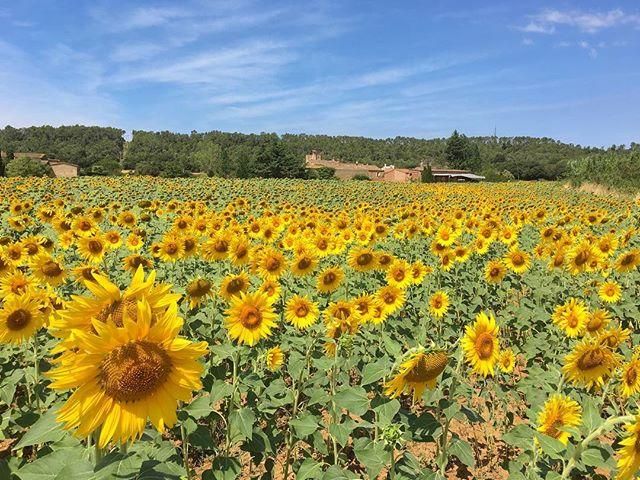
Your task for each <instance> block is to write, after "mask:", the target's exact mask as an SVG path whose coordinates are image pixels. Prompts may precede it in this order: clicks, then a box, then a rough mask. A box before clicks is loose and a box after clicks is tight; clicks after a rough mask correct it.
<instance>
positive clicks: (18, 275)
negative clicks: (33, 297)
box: [0, 270, 35, 299]
mask: <svg viewBox="0 0 640 480" xmlns="http://www.w3.org/2000/svg"><path fill="white" fill-rule="evenodd" d="M34 287H35V281H34V279H33V277H31V276H30V275H25V274H24V273H22V271H20V270H16V271H14V272H10V273H8V274H5V275H4V276H3V277H0V299H2V298H7V297H9V296H20V295H24V294H25V293H27V292H28V291H29V290H31V289H32V288H34Z"/></svg>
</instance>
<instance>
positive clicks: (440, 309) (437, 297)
mask: <svg viewBox="0 0 640 480" xmlns="http://www.w3.org/2000/svg"><path fill="white" fill-rule="evenodd" d="M447 310H449V295H448V294H447V293H446V292H443V291H442V290H438V291H437V292H436V293H434V294H433V295H431V297H430V298H429V312H431V315H433V316H434V317H436V318H442V317H444V316H445V314H446V313H447Z"/></svg>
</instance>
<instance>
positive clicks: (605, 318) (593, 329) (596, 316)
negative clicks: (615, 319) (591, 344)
mask: <svg viewBox="0 0 640 480" xmlns="http://www.w3.org/2000/svg"><path fill="white" fill-rule="evenodd" d="M609 322H611V314H610V313H609V312H607V311H606V310H602V309H596V310H594V311H593V312H592V313H591V315H590V316H589V320H588V321H587V325H586V330H587V333H588V334H589V335H599V334H600V332H602V331H603V330H604V329H605V328H607V325H609Z"/></svg>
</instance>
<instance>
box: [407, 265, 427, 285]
mask: <svg viewBox="0 0 640 480" xmlns="http://www.w3.org/2000/svg"><path fill="white" fill-rule="evenodd" d="M429 273H431V267H427V266H426V265H425V264H424V263H422V262H421V261H420V260H416V261H415V262H413V263H412V264H411V283H412V284H414V285H420V284H421V283H422V282H423V280H424V277H426V276H427V274H429Z"/></svg>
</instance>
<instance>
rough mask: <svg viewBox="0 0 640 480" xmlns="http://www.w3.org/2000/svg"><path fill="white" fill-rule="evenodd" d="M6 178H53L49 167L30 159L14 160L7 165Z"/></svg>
mask: <svg viewBox="0 0 640 480" xmlns="http://www.w3.org/2000/svg"><path fill="white" fill-rule="evenodd" d="M6 175H7V177H45V176H53V172H52V171H51V167H50V166H49V165H45V164H44V163H42V162H40V161H39V160H34V159H32V158H26V157H23V158H15V159H13V160H11V161H10V162H9V163H7V166H6Z"/></svg>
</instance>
